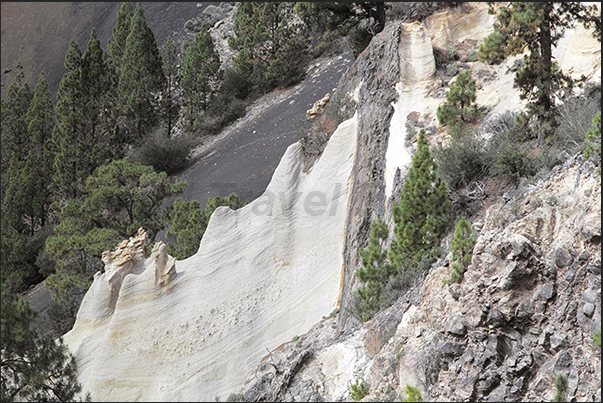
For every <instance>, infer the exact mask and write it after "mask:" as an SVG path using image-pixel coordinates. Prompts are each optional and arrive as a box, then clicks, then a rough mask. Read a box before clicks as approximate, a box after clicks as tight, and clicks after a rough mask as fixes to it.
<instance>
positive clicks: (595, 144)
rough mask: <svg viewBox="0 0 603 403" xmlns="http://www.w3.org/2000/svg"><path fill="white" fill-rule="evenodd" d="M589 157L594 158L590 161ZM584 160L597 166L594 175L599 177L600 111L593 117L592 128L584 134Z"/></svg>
mask: <svg viewBox="0 0 603 403" xmlns="http://www.w3.org/2000/svg"><path fill="white" fill-rule="evenodd" d="M591 156H594V157H595V158H594V159H592V158H591ZM584 159H585V160H588V159H591V160H593V163H594V164H595V165H596V166H597V170H596V171H595V172H596V174H597V175H601V111H599V112H597V113H596V115H595V116H594V117H593V127H592V128H591V129H590V130H589V131H588V132H587V133H586V148H585V150H584Z"/></svg>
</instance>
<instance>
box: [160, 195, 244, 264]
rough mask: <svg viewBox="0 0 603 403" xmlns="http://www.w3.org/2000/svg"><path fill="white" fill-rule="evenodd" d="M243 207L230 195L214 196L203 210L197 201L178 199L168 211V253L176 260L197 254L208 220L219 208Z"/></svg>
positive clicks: (242, 204)
mask: <svg viewBox="0 0 603 403" xmlns="http://www.w3.org/2000/svg"><path fill="white" fill-rule="evenodd" d="M244 205H245V203H241V202H240V201H239V197H238V196H237V195H236V194H235V193H232V194H231V195H230V196H228V197H220V196H216V197H213V198H209V200H207V205H206V207H205V210H202V209H201V206H200V204H199V202H198V201H197V200H190V201H185V200H183V199H181V198H178V199H176V200H175V201H174V205H173V208H172V210H171V211H170V223H171V226H170V229H169V230H168V231H167V232H166V238H167V239H168V244H167V250H168V253H169V254H170V255H172V256H174V257H175V258H176V259H178V260H182V259H186V258H187V257H190V256H192V255H194V254H195V253H197V250H198V249H199V244H200V243H201V239H202V238H203V234H204V233H205V230H206V229H207V225H208V224H209V219H210V218H211V215H212V214H213V212H214V211H215V210H216V208H218V207H219V206H228V207H230V208H231V209H232V210H236V209H238V208H241V207H243V206H244Z"/></svg>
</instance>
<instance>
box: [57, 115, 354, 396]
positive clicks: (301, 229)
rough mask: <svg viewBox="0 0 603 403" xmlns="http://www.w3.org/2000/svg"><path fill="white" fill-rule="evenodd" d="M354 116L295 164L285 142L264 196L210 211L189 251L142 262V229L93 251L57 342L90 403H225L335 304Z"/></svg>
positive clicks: (295, 150) (297, 151)
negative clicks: (314, 155)
mask: <svg viewBox="0 0 603 403" xmlns="http://www.w3.org/2000/svg"><path fill="white" fill-rule="evenodd" d="M356 133H357V123H356V117H353V118H352V119H350V120H348V121H345V122H344V123H342V124H341V125H340V126H339V128H338V129H337V130H336V131H335V133H333V135H332V136H331V139H330V140H329V143H328V145H327V147H326V148H325V150H324V152H323V154H322V155H321V157H320V159H319V160H318V161H317V162H316V163H315V164H314V166H313V167H311V168H310V169H309V171H308V172H304V171H303V170H302V165H303V155H302V149H301V145H300V144H299V143H296V144H294V145H292V146H290V147H289V149H288V150H287V152H286V154H285V155H284V157H283V159H282V160H281V163H280V164H279V166H278V167H277V170H276V172H275V174H274V176H273V178H272V181H271V182H270V184H269V186H268V188H267V189H266V192H265V193H264V194H263V195H262V196H261V197H260V198H258V199H256V200H254V201H253V202H251V203H250V204H248V205H246V206H245V207H243V208H241V209H238V210H236V211H232V210H230V209H229V208H228V207H220V208H218V209H217V210H216V211H215V212H214V214H213V215H212V217H211V219H210V222H209V225H208V228H207V230H206V232H205V235H204V237H203V240H202V241H201V245H200V248H199V251H198V252H197V254H196V255H194V256H192V257H190V258H188V259H185V260H182V261H175V260H174V259H173V258H172V257H170V256H168V255H167V254H166V251H165V245H163V244H157V245H156V246H155V247H154V249H153V253H152V254H151V256H150V257H148V258H147V257H146V252H145V250H144V248H143V245H144V241H145V233H144V232H143V231H141V232H140V234H139V236H138V237H136V238H132V239H130V240H129V241H124V242H123V243H122V244H120V245H119V247H118V248H117V249H116V250H115V251H114V252H106V253H105V254H104V255H103V259H104V261H105V265H106V266H105V272H104V273H102V274H101V273H98V274H97V275H96V276H95V279H94V282H93V284H92V286H91V288H90V290H89V291H88V293H87V294H86V296H85V298H84V300H83V302H82V305H81V308H80V311H79V313H78V316H77V320H76V323H75V325H74V328H73V329H72V330H71V331H70V332H69V333H67V334H66V335H65V336H64V338H65V341H66V343H67V345H68V346H69V348H70V350H71V352H72V353H73V355H74V356H75V359H76V361H77V363H78V368H79V380H80V382H81V383H82V385H83V389H84V392H90V393H91V397H92V399H93V400H95V401H97V400H105V401H132V400H141V401H191V400H200V401H209V400H213V399H214V398H216V397H218V398H221V399H223V400H225V399H226V398H227V397H228V396H229V395H230V394H231V393H236V392H237V391H239V390H241V389H242V387H243V384H244V380H245V378H246V377H247V376H248V375H249V374H250V373H252V372H253V370H254V369H255V368H256V367H257V366H258V365H259V364H260V361H261V359H262V357H263V356H264V355H265V354H266V352H267V349H268V351H270V350H273V349H275V348H277V347H278V346H279V345H281V344H283V343H285V342H287V341H289V340H291V339H292V338H293V337H294V336H297V335H299V334H303V333H306V332H307V331H308V330H309V329H310V328H311V326H312V325H314V324H315V323H317V322H318V321H320V319H321V318H322V317H323V316H325V315H328V314H329V313H330V312H331V311H333V310H334V309H335V308H336V307H337V306H338V302H339V301H338V300H339V291H340V283H341V276H342V268H343V247H344V234H345V220H346V216H347V211H348V204H349V198H350V192H351V187H350V175H351V170H352V166H353V162H354V155H355V152H356Z"/></svg>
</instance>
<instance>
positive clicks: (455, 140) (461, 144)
mask: <svg viewBox="0 0 603 403" xmlns="http://www.w3.org/2000/svg"><path fill="white" fill-rule="evenodd" d="M433 157H434V159H435V161H436V162H437V164H438V173H439V175H440V177H441V178H442V179H444V180H445V181H446V184H447V185H448V188H449V189H454V190H456V189H460V188H463V187H465V186H467V185H469V184H470V183H471V182H473V181H475V180H479V179H481V178H483V177H485V176H487V175H488V174H489V171H490V164H491V161H490V155H489V152H488V147H487V146H486V142H485V141H484V139H483V138H482V137H481V136H480V135H479V134H478V133H476V132H474V131H469V132H468V133H465V134H463V135H462V136H452V138H451V139H450V142H448V144H446V145H444V146H442V145H438V146H436V147H435V148H434V150H433Z"/></svg>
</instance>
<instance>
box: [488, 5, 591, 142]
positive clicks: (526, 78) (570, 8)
mask: <svg viewBox="0 0 603 403" xmlns="http://www.w3.org/2000/svg"><path fill="white" fill-rule="evenodd" d="M490 11H491V12H492V13H494V12H495V11H494V9H493V8H491V10H490ZM577 21H578V22H580V23H582V24H583V25H584V26H585V27H586V28H592V29H593V31H594V32H593V36H595V37H596V38H597V39H598V40H599V41H601V17H600V15H599V11H598V10H597V7H596V6H594V5H593V6H587V5H585V4H583V3H578V2H560V3H552V2H542V3H537V2H511V3H510V4H509V5H508V6H505V7H499V8H498V15H497V17H496V22H495V24H494V32H493V33H492V34H490V36H488V37H487V38H486V39H485V40H484V42H483V44H482V45H481V46H480V51H479V59H480V61H484V62H489V63H498V62H500V61H502V60H504V59H505V58H507V57H509V56H515V55H521V54H524V52H526V51H527V55H525V56H524V57H523V66H522V67H521V68H519V69H518V70H517V72H516V73H515V81H514V86H515V87H516V88H518V89H519V91H520V98H521V99H523V100H527V102H528V104H527V109H528V112H529V114H530V116H533V117H536V118H537V119H538V121H539V125H540V129H541V130H540V133H541V134H543V135H548V134H550V133H552V130H553V129H554V128H555V127H556V125H557V121H556V118H555V113H554V112H555V111H554V107H555V97H559V96H561V95H562V93H561V92H562V91H563V90H564V91H569V90H571V89H572V87H573V84H574V83H573V80H572V79H571V78H570V77H569V76H567V75H566V74H564V73H563V72H562V71H561V70H560V69H559V67H558V65H557V63H556V62H554V60H553V52H552V50H553V47H555V46H556V45H557V44H558V42H559V40H560V39H561V37H562V36H563V33H564V31H565V30H566V29H567V28H571V27H573V26H574V25H575V24H576V22H577Z"/></svg>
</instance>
